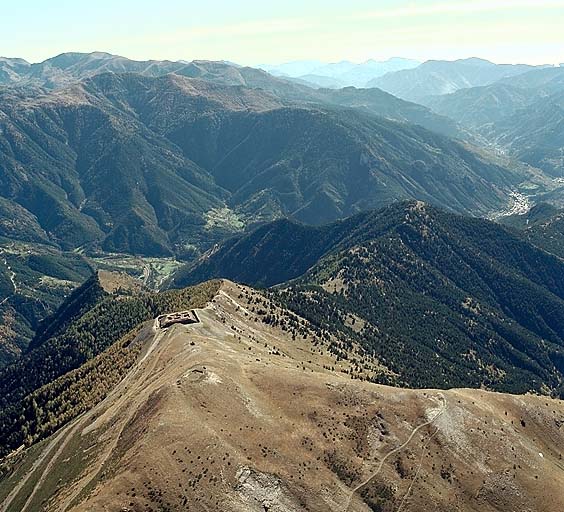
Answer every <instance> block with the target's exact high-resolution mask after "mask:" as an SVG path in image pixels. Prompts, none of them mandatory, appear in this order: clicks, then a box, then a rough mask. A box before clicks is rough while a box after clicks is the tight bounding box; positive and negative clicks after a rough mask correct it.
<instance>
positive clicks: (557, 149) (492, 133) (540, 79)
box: [421, 67, 564, 178]
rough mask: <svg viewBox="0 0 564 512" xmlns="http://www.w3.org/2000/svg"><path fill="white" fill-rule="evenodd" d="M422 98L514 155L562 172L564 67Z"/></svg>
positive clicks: (550, 171)
mask: <svg viewBox="0 0 564 512" xmlns="http://www.w3.org/2000/svg"><path fill="white" fill-rule="evenodd" d="M421 103H422V104H424V105H426V106H428V107H430V108H431V109H433V110H434V111H435V112H437V113H439V114H442V115H444V116H448V117H450V118H452V119H453V120H455V121H457V122H459V123H460V124H462V125H463V126H465V127H466V128H467V129H469V130H471V131H474V132H477V133H479V134H480V135H482V136H483V137H485V138H486V139H487V140H488V141H489V142H490V143H492V144H494V145H495V146H496V147H499V148H502V149H503V150H504V151H505V152H507V153H508V154H510V155H512V156H513V157H515V158H517V159H519V160H522V161H524V162H527V163H528V164H530V165H533V166H535V167H539V168H541V169H542V170H543V171H545V172H546V173H547V174H548V175H550V176H555V177H560V178H561V177H564V153H563V152H564V145H563V142H562V141H563V140H564V67H555V68H541V69H535V70H532V71H528V72H526V73H524V74H520V75H517V76H514V77H512V78H511V79H502V80H499V81H497V82H495V83H493V84H491V85H488V86H484V87H472V88H467V89H461V90H459V91H457V92H454V93H452V94H446V95H438V96H428V97H426V98H422V99H421Z"/></svg>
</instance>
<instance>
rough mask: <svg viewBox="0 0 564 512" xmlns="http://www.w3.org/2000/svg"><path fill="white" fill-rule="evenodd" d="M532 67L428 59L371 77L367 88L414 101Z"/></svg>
mask: <svg viewBox="0 0 564 512" xmlns="http://www.w3.org/2000/svg"><path fill="white" fill-rule="evenodd" d="M533 69H535V66H529V65H525V64H519V65H513V64H494V63H493V62H490V61H487V60H483V59H477V58H471V59H461V60H455V61H442V60H429V61H427V62H424V63H423V64H421V65H420V66H418V67H416V68H414V69H409V70H402V71H396V72H394V73H388V74H386V75H384V76H382V77H380V78H375V79H374V80H371V81H370V82H369V83H368V84H367V87H378V88H380V89H382V90H384V91H387V92H389V93H391V94H393V95H394V96H397V97H399V98H402V99H405V100H409V101H415V102H418V101H421V100H422V99H423V98H425V97H426V96H432V95H436V94H449V93H453V92H455V91H457V90H459V89H465V88H468V87H476V86H480V85H489V84H491V83H493V82H497V81H498V80H501V79H503V78H508V77H513V76H516V75H520V74H523V73H526V72H527V71H531V70H533Z"/></svg>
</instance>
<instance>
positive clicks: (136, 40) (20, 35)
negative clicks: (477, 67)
mask: <svg viewBox="0 0 564 512" xmlns="http://www.w3.org/2000/svg"><path fill="white" fill-rule="evenodd" d="M6 4H7V5H6ZM1 16H2V23H1V33H0V55H2V56H7V57H23V58H25V59H27V60H29V61H31V62H37V61H40V60H43V59H45V58H48V57H51V56H54V55H56V54H59V53H62V52H66V51H80V52H89V51H94V50H100V51H107V52H110V53H116V54H120V55H124V56H126V57H129V58H133V59H151V58H152V59H171V60H179V59H185V60H192V59H213V60H219V59H225V60H231V61H234V62H238V63H241V64H249V65H253V64H259V63H279V62H286V61H291V60H300V59H319V60H324V61H338V60H342V59H348V60H353V61H363V60H366V59H369V58H376V59H382V58H387V57H391V56H402V57H409V58H415V59H419V60H426V59H430V58H434V59H454V58H461V57H469V56H479V57H483V58H488V59H490V60H493V61H496V62H530V63H544V62H547V63H557V62H564V0H450V1H448V0H418V1H413V0H412V1H405V0H370V1H368V0H348V1H343V0H338V1H331V0H324V1H321V0H285V1H270V0H232V1H220V0H199V1H191V0H188V1H186V0H161V1H155V0H151V1H148V0H147V1H146V0H135V1H134V0H97V1H95V2H84V3H82V2H80V1H77V0H72V1H71V0H51V1H45V0H41V1H40V0H20V1H10V2H5V3H4V5H2V13H1Z"/></svg>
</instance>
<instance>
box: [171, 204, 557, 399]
mask: <svg viewBox="0 0 564 512" xmlns="http://www.w3.org/2000/svg"><path fill="white" fill-rule="evenodd" d="M346 222H347V223H348V224H346V225H345V224H344V223H337V224H334V225H331V226H327V227H325V228H324V229H321V230H319V231H317V232H313V233H311V234H310V233H308V230H309V229H310V228H307V227H304V226H300V225H294V227H293V229H289V228H288V227H287V226H286V225H284V224H281V223H275V224H272V225H270V228H271V230H272V231H271V233H269V230H268V228H267V227H266V226H265V227H262V228H260V229H258V230H257V231H255V232H254V233H252V234H250V235H247V236H244V237H242V238H240V239H238V240H231V241H229V242H227V243H225V244H224V245H223V246H220V248H219V249H218V250H216V251H215V252H214V253H213V254H210V255H209V256H208V257H207V258H203V259H202V261H201V262H200V263H199V264H198V265H196V266H194V267H192V268H188V269H186V270H185V271H184V273H183V274H181V275H179V276H178V277H177V281H176V283H177V284H179V285H181V284H184V283H185V282H192V281H195V280H199V279H204V278H210V277H228V278H231V279H240V280H244V281H246V282H248V283H249V284H273V283H281V282H282V281H284V280H288V279H292V278H294V281H291V282H290V283H289V284H282V285H280V286H279V287H278V288H277V291H275V292H273V293H274V294H275V296H276V297H278V298H279V300H281V301H282V303H283V304H284V305H285V306H286V307H288V308H289V309H291V310H294V311H297V312H299V314H301V315H303V316H304V317H306V318H307V319H309V320H310V321H312V322H314V323H317V324H318V325H325V326H327V328H328V329H329V330H330V331H331V332H344V333H347V334H348V335H350V336H352V337H353V339H355V340H357V342H358V343H359V344H361V345H362V346H363V347H364V348H365V349H366V350H367V352H368V353H370V354H374V355H376V356H377V357H379V358H380V359H381V360H382V361H385V364H386V365H387V366H388V367H390V368H391V369H392V370H393V371H394V372H395V374H396V376H395V377H394V378H393V379H392V382H395V383H398V384H403V385H410V386H418V387H427V386H429V387H431V386H435V387H451V386H471V387H476V386H480V385H484V386H487V387H491V388H492V389H497V390H504V391H511V392H524V391H527V390H537V391H544V392H554V393H556V394H559V393H562V384H563V375H564V373H563V372H564V367H563V364H564V331H563V327H562V326H563V325H564V263H563V262H562V260H560V259H558V258H557V257H555V256H552V255H550V254H548V253H546V252H544V251H542V250H540V249H538V248H536V247H534V246H533V245H531V244H529V243H528V242H526V241H524V240H523V238H522V237H521V236H519V234H518V233H513V232H511V231H508V230H507V229H505V228H503V227H501V226H499V225H497V224H494V223H492V222H489V221H485V220H481V219H471V218H465V217H459V216H455V215H451V214H447V213H444V212H441V211H440V210H437V209H435V208H432V207H430V206H428V205H425V204H424V203H420V202H411V203H403V204H399V205H393V206H391V207H388V208H385V209H383V210H379V211H376V212H374V213H372V214H361V215H358V216H355V217H353V218H351V219H349V220H348V221H346ZM343 227H344V228H345V229H343ZM302 238H303V239H307V240H309V241H310V243H311V245H312V246H313V248H312V247H311V246H304V245H302V244H300V243H299V240H300V239H302ZM270 239H273V240H276V242H275V243H274V244H273V247H274V249H273V250H272V251H269V250H268V247H269V244H268V243H267V241H268V240H270ZM296 241H297V242H298V243H296ZM316 241H317V244H316ZM328 241H329V243H328ZM255 247H257V249H256V250H255ZM306 253H307V254H311V255H312V257H311V258H309V259H308V258H305V259H303V260H302V257H303V256H304V254H306ZM319 256H321V258H319ZM316 258H319V259H318V260H317V261H313V260H314V259H316ZM294 261H303V265H302V266H299V265H295V264H293V263H292V262H294ZM284 262H289V263H290V264H289V265H288V266H287V267H286V266H284ZM310 267H311V268H310ZM266 269H270V270H271V271H272V272H271V273H270V276H271V279H270V281H269V282H268V283H265V278H264V276H265V274H266V272H267V270H266ZM304 272H305V273H304ZM300 274H302V275H301V276H300ZM343 353H346V347H343Z"/></svg>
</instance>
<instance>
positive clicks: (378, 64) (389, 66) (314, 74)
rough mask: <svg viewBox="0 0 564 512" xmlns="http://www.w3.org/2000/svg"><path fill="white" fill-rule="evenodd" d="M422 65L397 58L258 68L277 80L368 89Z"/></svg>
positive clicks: (289, 64) (304, 62)
mask: <svg viewBox="0 0 564 512" xmlns="http://www.w3.org/2000/svg"><path fill="white" fill-rule="evenodd" d="M419 64H420V62H418V61H416V60H411V59H402V58H399V57H394V58H391V59H388V60H386V61H376V60H373V59H370V60H367V61H366V62H362V63H360V64H356V63H354V62H350V61H341V62H336V63H332V64H327V63H323V62H321V61H296V62H288V63H285V64H279V65H269V64H262V65H259V66H258V67H259V68H260V69H264V70H265V71H268V72H269V73H271V74H273V75H275V76H283V77H290V78H297V79H300V80H303V81H304V82H306V83H309V84H311V85H314V86H318V87H330V88H334V89H338V88H341V87H347V86H354V87H366V84H367V83H368V82H369V81H370V80H372V79H374V78H377V77H379V76H382V75H385V74H386V73H390V72H392V71H399V70H401V69H411V68H415V67H417V66H418V65H419Z"/></svg>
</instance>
